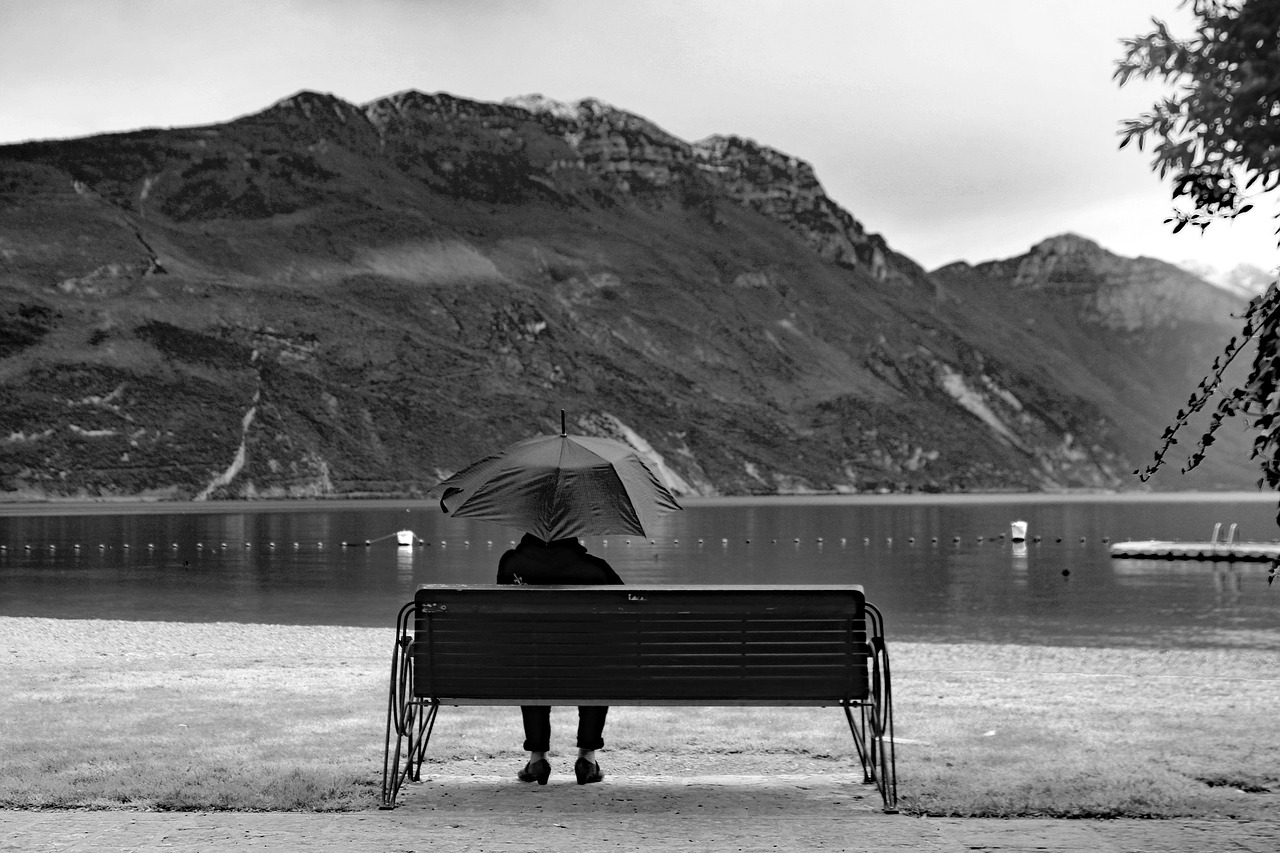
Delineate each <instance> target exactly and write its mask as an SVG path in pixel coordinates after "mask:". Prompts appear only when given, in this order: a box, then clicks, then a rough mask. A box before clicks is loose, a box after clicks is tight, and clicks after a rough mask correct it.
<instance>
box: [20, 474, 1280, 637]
mask: <svg viewBox="0 0 1280 853" xmlns="http://www.w3.org/2000/svg"><path fill="white" fill-rule="evenodd" d="M1276 503H1277V497H1276V496H1275V495H1273V494H1257V493H1247V494H1240V493H1231V494H1174V495H1068V496H1063V495H1028V494H1020V495H981V496H973V495H969V496H892V495H886V496H850V497H786V498H762V499H729V498H725V499H688V500H686V501H684V504H685V510H684V511H683V512H680V513H675V514H672V515H671V516H668V517H667V518H666V519H664V522H663V525H662V527H661V528H660V529H657V530H653V531H651V532H650V534H649V536H648V537H638V536H595V537H588V538H587V539H585V540H584V541H585V543H586V544H587V546H588V548H589V549H590V550H591V551H592V552H593V553H595V554H598V555H600V556H602V557H604V558H605V559H607V560H608V561H609V562H610V563H611V564H612V565H613V567H614V568H615V569H616V570H617V571H618V573H619V574H620V575H621V576H622V577H623V579H624V580H626V581H627V582H628V583H631V584H641V583H707V584H729V583H747V584H788V583H857V584H862V585H863V586H864V587H865V589H866V592H867V597H868V599H869V600H870V601H872V602H873V603H875V604H876V605H877V606H879V607H880V609H881V610H882V611H883V612H884V615H885V621H886V626H887V635H888V637H889V638H890V640H893V639H899V640H946V641H956V640H964V641H970V642H1013V643H1031V644H1058V645H1075V646H1117V645H1120V646H1145V647H1161V648H1173V647H1180V646H1188V647H1209V646H1216V647H1224V646H1226V647H1242V648H1260V649H1280V583H1278V584H1276V585H1275V586H1272V587H1269V586H1268V585H1267V564H1266V563H1242V562H1241V563H1211V562H1197V561H1169V560H1133V559H1124V560H1120V559H1114V558H1112V557H1111V556H1110V553H1109V550H1108V543H1109V542H1117V541H1120V540H1124V539H1208V538H1209V537H1210V535H1211V532H1212V529H1213V525H1214V523H1215V522H1222V523H1223V525H1224V529H1225V527H1226V525H1228V524H1231V523H1236V524H1238V525H1239V532H1238V534H1237V539H1250V540H1265V541H1270V540H1272V539H1275V538H1277V537H1280V530H1277V528H1276V525H1275V520H1274V519H1275V515H1276ZM1014 520H1023V521H1026V522H1027V523H1028V536H1029V537H1039V538H1040V541H1039V542H1035V541H1031V540H1030V539H1029V541H1028V542H1026V543H1025V544H1022V545H1018V544H1015V543H1013V542H1011V541H1009V531H1010V523H1011V522H1012V521H1014ZM401 529H408V530H413V531H414V532H415V534H417V536H418V537H419V539H420V541H419V543H418V544H417V545H415V546H413V547H399V546H397V544H396V541H395V538H394V534H395V532H396V531H397V530H401ZM518 538H519V532H518V531H514V530H510V529H507V528H503V527H498V526H495V525H491V524H487V523H484V522H470V521H463V520H454V519H450V518H447V517H445V516H443V515H442V514H441V513H440V512H439V509H438V508H437V507H436V505H435V504H431V503H427V502H422V501H372V502H350V501H349V502H342V503H337V502H319V501H311V502H296V503H286V502H257V503H219V504H129V505H114V504H80V505H21V506H18V505H9V506H6V505H0V615H4V616H48V617H62V618H103V619H125V620H179V621H198V622H207V621H233V622H264V623H287V624H336V625H355V626H375V627H386V628H387V629H388V631H390V630H391V626H392V624H393V622H394V619H395V615H396V613H397V611H398V610H399V608H400V606H401V605H402V604H404V603H405V602H407V601H409V600H410V599H411V598H412V596H413V592H414V590H415V589H416V588H417V587H418V585H420V584H424V583H490V582H492V580H493V577H494V573H495V570H496V566H497V561H498V558H499V557H500V556H501V554H502V552H503V551H504V550H506V549H507V548H508V547H510V544H511V543H512V542H513V541H514V540H516V539H518ZM366 541H367V542H368V543H369V544H368V545H366V544H365V543H366ZM344 542H345V543H351V544H348V545H346V546H345V547H344V544H343V543H344Z"/></svg>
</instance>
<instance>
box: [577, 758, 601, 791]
mask: <svg viewBox="0 0 1280 853" xmlns="http://www.w3.org/2000/svg"><path fill="white" fill-rule="evenodd" d="M573 775H574V776H577V777H578V784H579V785H589V784H590V783H592V782H599V781H601V780H602V779H604V771H603V770H601V769H600V765H599V764H596V763H595V762H594V761H587V759H585V758H579V759H578V760H577V761H575V762H573Z"/></svg>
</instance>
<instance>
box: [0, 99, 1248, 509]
mask: <svg viewBox="0 0 1280 853" xmlns="http://www.w3.org/2000/svg"><path fill="white" fill-rule="evenodd" d="M1242 304H1243V303H1242V301H1241V300H1235V301H1232V298H1231V297H1226V296H1223V295H1222V293H1221V292H1220V291H1217V290H1214V289H1213V288H1211V287H1210V286H1209V285H1207V284H1205V283H1204V282H1201V281H1199V280H1198V279H1195V278H1194V277H1193V276H1189V275H1188V274H1186V273H1184V272H1181V271H1179V270H1177V269H1176V268H1173V267H1169V266H1168V265H1163V264H1161V263H1160V262H1156V261H1150V260H1147V259H1137V260H1132V259H1124V258H1118V257H1116V256H1114V255H1111V254H1110V253H1107V252H1105V251H1104V250H1102V249H1100V248H1099V247H1098V246H1096V245H1094V244H1092V243H1089V242H1088V241H1085V240H1082V239H1080V238H1076V237H1070V236H1066V237H1058V238H1052V239H1050V240H1047V241H1045V242H1044V243H1042V244H1040V245H1038V246H1036V247H1034V248H1033V249H1032V251H1031V252H1029V253H1028V254H1027V255H1026V256H1023V257H1022V258H1016V259H1010V260H1002V261H993V262H991V263H989V264H983V265H979V266H977V267H969V266H967V265H953V266H951V267H946V268H944V269H942V270H937V271H935V272H933V273H927V272H925V271H924V270H922V269H921V268H920V267H919V266H918V265H916V264H915V263H914V262H912V261H911V259H910V258H907V257H905V256H903V255H901V254H899V253H896V252H894V251H893V250H892V249H891V248H890V247H889V244H888V243H887V242H886V241H885V239H884V238H883V237H881V236H879V235H875V234H869V233H868V232H866V230H865V229H864V228H863V226H862V225H861V224H860V223H859V222H858V221H857V220H856V219H855V218H854V217H853V216H852V215H851V214H850V213H849V212H848V211H845V210H843V209H842V208H840V207H839V206H838V205H837V204H835V202H834V201H832V200H831V199H830V198H829V197H828V196H826V194H825V193H824V192H823V190H822V187H821V184H820V183H819V181H818V179H817V176H816V175H815V174H814V172H813V169H812V168H811V167H810V166H809V165H808V164H806V163H804V162H803V161H801V160H798V159H796V158H794V157H791V156H788V155H786V154H784V153H782V152H779V151H776V150H773V149H770V148H768V147H766V146H763V145H759V144H757V143H755V142H752V141H750V140H744V139H741V138H738V137H733V136H715V137H711V138H709V139H706V140H702V141H699V142H694V143H688V142H685V141H683V140H680V139H678V138H676V137H674V136H672V135H671V134H669V133H667V132H665V131H664V130H662V129H661V128H660V127H658V126H657V125H655V124H653V123H652V122H650V121H648V120H647V119H644V118H642V117H640V116H636V115H634V114H631V113H627V112H625V111H623V110H618V109H615V108H613V107H610V106H608V105H606V104H603V103H602V102H600V101H595V100H584V101H580V102H578V103H575V104H561V103H558V102H553V101H550V100H548V99H545V98H541V97H538V96H526V97H523V98H515V99H511V100H509V101H507V102H505V103H501V104H497V103H483V102H477V101H470V100H466V99H463V98H457V97H454V96H451V95H446V94H424V93H420V92H402V93H399V94H395V95H391V96H389V97H386V98H382V99H379V100H376V101H373V102H371V103H369V104H365V105H362V106H361V105H354V104H350V103H347V102H344V101H342V100H340V99H338V98H334V97H332V96H330V95H324V94H319V93H314V92H302V93H298V94H297V95H294V96H292V97H289V98H285V99H284V100H282V101H280V102H278V103H276V104H274V105H272V106H271V107H269V108H268V109H266V110H264V111H263V112H261V113H257V114H254V115H250V116H245V117H243V118H240V119H237V120H235V121H232V122H228V123H226V124H219V125H211V126H207V127H198V128H185V129H175V130H146V131H139V132H136V133H128V134H115V135H107V136H98V137H90V138H85V139H74V140H65V141H56V142H34V143H25V144H21V145H10V146H0V496H3V497H4V498H8V499H21V498H44V497H75V496H80V497H95V496H115V495H150V496H157V497H169V498H184V499H190V498H196V499H203V498H215V497H263V496H266V497H293V496H325V495H415V494H421V493H422V492H423V491H424V490H425V489H427V488H429V487H430V486H431V485H433V484H434V483H436V482H437V481H438V480H439V479H440V478H441V477H443V476H446V475H447V474H448V473H450V472H452V471H454V470H456V469H458V468H460V467H461V466H462V465H464V464H466V463H467V462H469V461H471V460H472V459H474V458H476V457H478V456H480V455H483V454H485V453H488V452H491V451H492V450H493V449H495V448H496V447H498V446H501V445H502V444H504V443H507V442H509V441H514V440H516V439H519V438H523V437H528V436H530V435H533V434H536V433H538V432H549V431H552V430H554V429H558V428H559V412H560V410H561V409H565V410H567V411H568V412H569V417H570V422H571V424H573V425H574V426H573V429H575V430H576V431H581V432H585V433H588V434H595V435H608V436H612V437H614V438H617V439H618V440H621V441H625V442H627V443H629V444H631V445H632V446H633V447H635V448H636V449H637V450H638V451H639V452H641V453H642V454H644V455H645V456H646V457H647V458H648V459H649V460H650V461H651V462H652V467H653V468H654V470H655V471H657V472H659V475H660V476H661V477H663V478H664V479H665V480H666V481H667V482H668V483H669V484H670V485H671V486H672V487H673V488H675V489H676V490H677V491H680V492H683V493H696V494H748V493H778V492H787V493H807V492H858V491H903V490H931V491H957V490H973V489H997V488H1000V489H1007V488H1013V489H1042V488H1051V489H1057V488H1115V487H1121V486H1125V485H1130V484H1133V483H1134V481H1133V480H1132V478H1131V477H1130V476H1129V473H1128V472H1129V471H1130V470H1132V468H1133V467H1136V466H1135V463H1134V461H1133V460H1135V459H1141V458H1145V454H1147V453H1149V452H1150V443H1151V442H1153V441H1154V438H1155V437H1157V436H1158V435H1159V433H1160V431H1161V429H1162V428H1163V425H1164V422H1165V421H1166V420H1167V419H1168V418H1169V417H1170V416H1171V414H1172V412H1173V411H1175V410H1176V408H1177V405H1178V404H1179V402H1180V401H1181V400H1182V399H1183V398H1185V396H1186V394H1187V393H1188V392H1189V389H1190V388H1191V387H1193V386H1194V383H1195V381H1196V379H1198V378H1199V377H1198V375H1196V372H1195V371H1196V370H1198V369H1202V368H1203V366H1204V365H1206V364H1208V362H1209V361H1210V360H1211V359H1212V351H1213V350H1214V349H1215V348H1217V347H1220V346H1221V344H1222V342H1223V341H1224V340H1225V339H1226V337H1228V336H1229V335H1230V334H1231V332H1232V321H1231V320H1230V317H1229V313H1230V311H1231V310H1233V309H1238V308H1239V307H1240V306H1241V305H1242ZM1245 455H1247V454H1241V455H1240V457H1239V459H1238V460H1237V459H1235V458H1234V457H1233V456H1232V454H1228V453H1220V454H1218V458H1217V459H1216V460H1214V461H1213V462H1212V463H1211V464H1210V465H1209V466H1207V467H1206V470H1205V471H1204V472H1202V475H1201V478H1202V479H1201V481H1198V482H1192V483H1190V485H1203V486H1217V485H1231V486H1240V485H1242V484H1244V483H1247V482H1250V481H1251V480H1252V477H1253V474H1252V472H1251V471H1250V470H1249V469H1248V467H1247V465H1245V464H1244V463H1243V461H1242V460H1243V459H1244V457H1245ZM1157 485H1167V486H1168V487H1172V488H1178V487H1186V486H1187V485H1188V483H1187V482H1183V481H1178V480H1171V481H1168V482H1167V483H1164V484H1161V483H1157Z"/></svg>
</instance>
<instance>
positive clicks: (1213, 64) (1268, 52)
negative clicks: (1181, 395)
mask: <svg viewBox="0 0 1280 853" xmlns="http://www.w3.org/2000/svg"><path fill="white" fill-rule="evenodd" d="M1182 5H1183V6H1189V7H1190V9H1191V12H1192V16H1193V18H1194V28H1195V29H1194V33H1193V34H1192V35H1191V36H1190V37H1189V38H1185V39H1182V38H1177V37H1175V36H1174V34H1173V33H1172V32H1171V31H1170V29H1169V27H1168V26H1167V25H1166V24H1165V23H1163V22H1162V21H1159V20H1156V19H1152V25H1153V27H1154V29H1153V30H1152V31H1151V32H1149V33H1147V34H1146V35H1141V36H1136V37H1134V38H1130V39H1125V40H1124V42H1123V45H1124V56H1123V57H1122V58H1121V59H1120V60H1118V61H1117V62H1116V68H1115V74H1114V78H1115V80H1116V82H1117V83H1118V84H1119V85H1121V86H1123V85H1125V84H1126V83H1128V82H1129V81H1130V80H1134V79H1138V80H1157V81H1160V82H1163V83H1165V84H1167V85H1169V86H1170V87H1172V89H1173V91H1172V93H1171V94H1170V95H1168V96H1167V97H1165V98H1162V99H1160V100H1158V101H1157V102H1156V103H1155V104H1154V105H1153V106H1152V108H1151V109H1150V110H1149V111H1147V112H1144V113H1142V114H1141V115H1139V116H1138V117H1137V118H1134V119H1130V120H1128V121H1125V122H1123V123H1122V125H1121V129H1120V137H1121V139H1120V147H1121V148H1124V147H1125V146H1127V145H1128V144H1129V143H1131V142H1132V143H1135V144H1136V147H1137V149H1138V150H1139V151H1143V150H1149V151H1150V153H1151V157H1152V160H1151V168H1152V171H1154V172H1156V173H1157V174H1158V175H1159V176H1160V177H1161V178H1162V179H1163V178H1166V177H1168V178H1170V179H1171V180H1172V195H1173V201H1174V203H1175V206H1176V205H1177V204H1178V202H1179V201H1186V202H1189V203H1190V206H1191V209H1190V210H1182V209H1178V208H1176V207H1175V210H1174V212H1173V215H1172V216H1171V217H1170V218H1168V219H1166V220H1165V223H1166V224H1168V223H1173V231H1174V233H1177V232H1179V231H1182V230H1183V229H1184V228H1186V227H1187V226H1189V225H1190V226H1193V227H1195V228H1198V229H1200V231H1201V232H1203V231H1204V230H1205V229H1206V228H1208V227H1209V225H1210V224H1212V223H1213V222H1215V221H1219V220H1231V219H1234V218H1235V217H1237V216H1240V215H1241V214H1244V213H1247V212H1249V211H1250V210H1251V209H1252V208H1253V203H1252V202H1251V201H1250V200H1249V199H1250V198H1251V197H1250V196H1248V195H1246V194H1247V193H1249V192H1250V191H1254V192H1255V193H1257V194H1263V193H1268V192H1271V191H1272V190H1275V189H1277V188H1280V99H1278V98H1277V92H1280V2H1277V0H1183V3H1182ZM1276 233H1277V234H1280V228H1277V229H1276ZM1278 309H1280V282H1273V283H1272V284H1271V286H1270V287H1269V288H1268V289H1267V292H1266V293H1265V294H1263V295H1262V296H1259V297H1255V298H1254V299H1253V300H1252V301H1251V302H1250V303H1249V308H1248V310H1247V311H1246V312H1245V314H1244V321H1245V323H1244V328H1243V330H1242V332H1241V334H1240V336H1239V337H1238V338H1232V339H1231V340H1230V342H1228V344H1227V346H1226V349H1225V351H1224V352H1223V354H1222V355H1221V356H1219V357H1218V358H1215V359H1214V362H1213V366H1212V367H1211V368H1210V370H1209V372H1208V375H1207V376H1206V377H1205V378H1204V379H1203V380H1201V382H1200V385H1199V386H1198V387H1197V388H1196V390H1195V392H1194V393H1192V395H1191V397H1190V398H1189V399H1188V400H1187V405H1186V407H1185V408H1184V409H1180V410H1179V411H1178V414H1177V416H1176V420H1175V422H1174V423H1173V424H1172V425H1171V426H1169V427H1167V428H1166V429H1165V431H1164V435H1163V436H1161V445H1160V447H1159V449H1158V450H1156V452H1155V460H1154V461H1153V462H1152V463H1151V464H1150V465H1148V466H1147V467H1146V469H1144V470H1139V471H1135V472H1134V473H1135V474H1137V475H1138V476H1139V477H1140V478H1141V479H1142V481H1143V482H1146V481H1147V480H1148V479H1149V478H1150V477H1151V476H1152V475H1153V474H1154V473H1155V472H1156V471H1157V470H1159V469H1160V467H1161V466H1162V465H1164V463H1165V459H1166V458H1167V456H1168V455H1169V453H1170V450H1171V448H1172V446H1173V445H1174V444H1177V441H1178V439H1177V436H1178V433H1179V431H1180V430H1181V429H1183V428H1184V427H1186V426H1187V423H1188V419H1189V418H1190V417H1192V416H1193V415H1196V414H1198V413H1200V412H1203V411H1205V410H1210V417H1209V425H1208V428H1207V430H1206V431H1205V433H1204V435H1202V436H1201V438H1200V442H1199V445H1198V446H1197V447H1196V449H1195V451H1194V452H1193V453H1192V454H1191V456H1190V458H1189V459H1188V460H1187V464H1186V465H1185V466H1184V467H1183V469H1182V470H1183V473H1185V472H1187V471H1190V470H1191V469H1192V468H1195V467H1196V466H1197V465H1199V464H1200V462H1201V461H1202V460H1203V459H1204V456H1205V453H1206V452H1207V450H1208V448H1209V446H1210V445H1211V444H1213V442H1214V433H1215V432H1217V430H1218V428H1219V427H1221V426H1222V424H1223V422H1224V421H1225V420H1226V419H1228V418H1231V417H1234V416H1236V415H1241V416H1243V417H1245V418H1246V420H1248V421H1249V426H1251V427H1252V428H1253V429H1256V430H1257V431H1258V434H1257V436H1256V437H1255V439H1254V442H1253V448H1252V452H1251V453H1250V459H1251V460H1256V461H1257V462H1258V464H1259V466H1260V468H1261V469H1262V477H1261V478H1260V479H1259V480H1258V487H1259V488H1262V487H1263V486H1264V485H1265V486H1266V487H1268V488H1271V489H1280V310H1278ZM1251 341H1252V342H1254V343H1255V344H1256V350H1255V352H1254V359H1253V365H1252V367H1251V369H1250V371H1249V375H1248V377H1247V378H1246V379H1245V381H1244V382H1243V384H1241V385H1240V386H1239V387H1236V388H1230V389H1228V390H1226V391H1223V390H1221V389H1222V386H1223V384H1224V380H1223V374H1224V371H1225V370H1226V369H1227V367H1228V366H1229V365H1230V364H1231V363H1232V362H1233V361H1234V360H1235V358H1236V356H1238V355H1239V354H1240V351H1241V350H1242V349H1243V348H1244V347H1245V345H1246V344H1248V343H1249V342H1251ZM1214 399H1217V401H1218V402H1217V404H1216V405H1214V406H1212V407H1211V404H1212V403H1213V401H1214ZM1277 524H1280V515H1278V516H1277ZM1278 570H1280V558H1277V559H1276V560H1275V561H1273V562H1272V565H1271V570H1270V572H1269V573H1268V576H1267V583H1268V585H1270V584H1271V583H1272V582H1273V581H1274V580H1275V579H1276V575H1277V571H1278Z"/></svg>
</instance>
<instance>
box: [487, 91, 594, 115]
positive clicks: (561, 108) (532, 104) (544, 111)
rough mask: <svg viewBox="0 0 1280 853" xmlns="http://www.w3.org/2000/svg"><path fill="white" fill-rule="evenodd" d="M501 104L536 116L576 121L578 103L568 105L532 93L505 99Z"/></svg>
mask: <svg viewBox="0 0 1280 853" xmlns="http://www.w3.org/2000/svg"><path fill="white" fill-rule="evenodd" d="M502 103H504V104H506V105H508V106H512V107H519V108H520V109H522V110H528V111H529V112H531V113H534V114H536V115H549V116H552V117H554V118H558V119H562V120H564V121H577V120H578V103H580V102H575V103H572V104H570V103H566V102H564V101H557V100H556V99H555V98H548V97H547V96H545V95H542V94H539V93H538V92H532V93H530V94H528V95H516V96H515V97H512V98H506V99H504V100H503V102H502Z"/></svg>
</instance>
